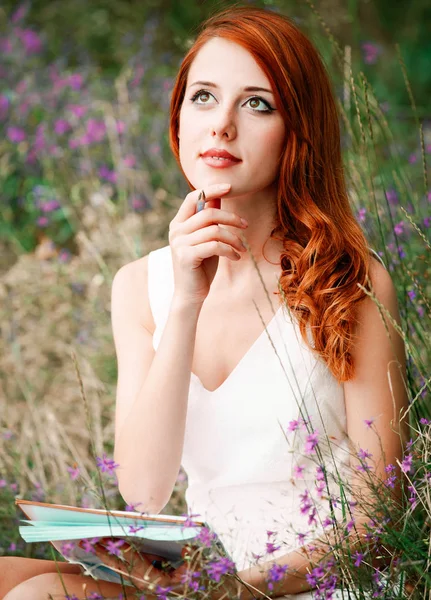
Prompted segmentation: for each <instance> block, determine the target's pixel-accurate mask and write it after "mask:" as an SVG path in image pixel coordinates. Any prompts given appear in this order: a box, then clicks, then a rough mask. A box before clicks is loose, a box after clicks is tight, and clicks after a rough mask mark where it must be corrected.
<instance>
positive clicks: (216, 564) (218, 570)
mask: <svg viewBox="0 0 431 600" xmlns="http://www.w3.org/2000/svg"><path fill="white" fill-rule="evenodd" d="M205 568H206V572H207V574H208V576H209V577H210V578H211V579H213V580H214V581H216V582H217V583H218V582H219V581H220V578H221V577H222V575H226V573H228V574H232V573H234V572H235V563H234V562H232V561H231V560H230V558H228V557H227V556H222V557H220V558H218V559H217V560H214V561H212V562H210V563H209V564H208V565H206V567H205Z"/></svg>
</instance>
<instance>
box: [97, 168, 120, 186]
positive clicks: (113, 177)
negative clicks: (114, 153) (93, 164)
mask: <svg viewBox="0 0 431 600" xmlns="http://www.w3.org/2000/svg"><path fill="white" fill-rule="evenodd" d="M99 175H100V177H101V178H102V179H106V180H107V181H110V182H111V183H115V182H116V181H117V173H116V172H115V171H111V170H110V169H109V168H108V167H107V166H106V165H103V166H102V167H100V169H99Z"/></svg>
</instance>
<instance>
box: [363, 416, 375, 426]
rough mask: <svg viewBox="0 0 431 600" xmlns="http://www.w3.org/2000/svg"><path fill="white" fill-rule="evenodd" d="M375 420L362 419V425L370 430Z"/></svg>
mask: <svg viewBox="0 0 431 600" xmlns="http://www.w3.org/2000/svg"><path fill="white" fill-rule="evenodd" d="M374 421H375V418H374V417H372V418H371V419H364V423H365V425H366V426H367V427H369V428H371V426H372V424H373V423H374Z"/></svg>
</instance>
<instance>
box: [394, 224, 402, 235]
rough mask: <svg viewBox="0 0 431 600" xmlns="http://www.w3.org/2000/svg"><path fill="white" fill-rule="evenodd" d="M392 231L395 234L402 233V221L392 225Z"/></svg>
mask: <svg viewBox="0 0 431 600" xmlns="http://www.w3.org/2000/svg"><path fill="white" fill-rule="evenodd" d="M394 231H395V233H396V234H397V235H401V234H402V233H404V221H400V222H399V223H397V224H396V225H395V227H394Z"/></svg>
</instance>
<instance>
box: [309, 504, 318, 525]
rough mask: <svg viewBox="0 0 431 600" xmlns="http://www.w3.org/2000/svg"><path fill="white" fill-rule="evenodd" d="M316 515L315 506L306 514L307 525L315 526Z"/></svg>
mask: <svg viewBox="0 0 431 600" xmlns="http://www.w3.org/2000/svg"><path fill="white" fill-rule="evenodd" d="M316 514H317V509H316V507H315V506H313V508H312V509H311V510H310V512H309V513H308V524H309V525H317V519H316Z"/></svg>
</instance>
